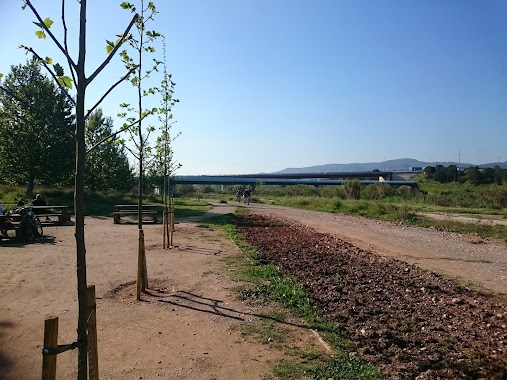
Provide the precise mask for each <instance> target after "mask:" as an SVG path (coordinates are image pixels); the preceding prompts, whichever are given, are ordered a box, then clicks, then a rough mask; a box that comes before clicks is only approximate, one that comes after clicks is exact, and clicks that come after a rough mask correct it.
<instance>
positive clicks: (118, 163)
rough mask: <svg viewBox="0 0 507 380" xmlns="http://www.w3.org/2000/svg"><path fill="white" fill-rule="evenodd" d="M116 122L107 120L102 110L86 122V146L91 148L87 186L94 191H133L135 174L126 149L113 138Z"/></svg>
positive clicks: (87, 167) (87, 162)
mask: <svg viewBox="0 0 507 380" xmlns="http://www.w3.org/2000/svg"><path fill="white" fill-rule="evenodd" d="M112 135H113V119H111V118H110V117H105V116H104V115H103V113H102V109H100V108H99V109H97V110H96V111H94V112H93V113H92V114H91V115H90V117H89V118H88V120H87V122H86V133H85V139H86V146H87V147H90V148H91V147H94V146H96V145H97V144H98V143H100V142H102V141H103V140H104V139H106V140H107V142H106V143H103V144H100V145H97V148H95V149H91V150H90V151H89V153H88V156H87V159H86V186H87V187H88V188H89V189H90V190H91V191H107V190H117V191H122V192H126V191H128V190H130V185H131V182H132V181H131V180H132V171H131V168H130V165H129V161H128V158H127V154H126V152H125V148H124V147H123V146H122V145H120V144H118V142H119V139H118V137H116V136H113V137H111V136H112Z"/></svg>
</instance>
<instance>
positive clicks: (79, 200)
mask: <svg viewBox="0 0 507 380" xmlns="http://www.w3.org/2000/svg"><path fill="white" fill-rule="evenodd" d="M23 3H24V5H23V9H25V8H26V7H29V8H30V10H31V11H32V13H33V14H34V16H35V17H36V19H37V22H35V25H37V27H39V28H40V30H38V31H37V32H36V33H35V34H36V35H37V36H38V37H39V38H46V36H49V37H50V39H51V40H52V41H53V43H54V44H55V45H56V46H57V47H58V49H59V50H60V52H61V53H62V54H63V55H64V56H65V59H66V62H67V64H68V67H69V70H70V75H71V77H69V76H68V75H65V72H64V69H63V67H62V66H61V65H60V64H58V63H56V64H53V66H52V67H50V66H49V65H51V64H52V61H53V60H52V59H51V58H49V57H46V58H44V59H43V58H41V57H40V56H39V55H38V54H37V53H36V52H35V51H34V50H33V49H32V48H30V47H25V48H26V50H27V51H28V52H30V53H31V54H32V55H33V56H34V57H36V58H37V59H38V60H39V62H40V63H41V64H42V65H44V67H46V69H47V70H48V72H49V73H50V75H51V76H52V77H53V79H55V81H56V82H57V83H58V84H59V86H60V87H61V88H62V89H64V90H65V91H66V90H67V89H72V88H73V87H75V91H76V96H75V98H74V97H72V96H70V94H69V93H68V92H66V94H67V98H68V99H69V101H71V102H72V103H73V104H74V105H75V113H76V129H75V133H74V137H75V140H76V175H75V177H74V178H75V180H74V211H75V220H76V224H75V234H74V235H75V237H76V262H77V265H76V266H77V268H76V269H77V295H78V297H77V298H78V326H77V335H78V336H77V347H78V350H79V352H78V372H77V377H78V379H79V380H86V378H87V375H88V355H87V353H88V352H87V351H88V340H87V323H88V296H87V275H86V246H85V233H84V225H85V224H84V216H85V212H84V195H85V162H86V141H85V130H86V123H85V122H86V119H87V117H88V116H89V115H90V114H91V112H93V110H95V108H97V107H98V105H99V104H100V103H101V101H102V100H103V99H104V98H105V97H106V96H107V95H108V94H109V93H110V92H111V91H112V90H113V89H114V88H115V87H116V86H118V85H119V84H120V83H121V82H122V81H123V80H125V79H126V78H127V77H128V76H129V75H130V74H131V73H132V72H133V71H134V70H135V69H136V67H131V68H130V69H129V70H128V71H127V73H126V74H125V75H124V76H123V77H122V78H120V79H119V80H118V81H117V82H116V83H115V84H113V85H112V86H111V87H110V88H109V90H107V91H106V93H105V94H104V95H103V96H102V97H101V98H100V99H99V101H98V102H97V103H96V104H95V105H94V106H93V107H92V108H91V109H89V110H88V111H85V98H86V90H87V87H88V85H89V84H90V83H92V82H93V81H94V80H95V79H96V78H97V76H98V75H99V74H100V73H101V72H102V70H103V69H104V68H105V67H106V66H107V65H108V64H109V62H110V61H111V59H112V58H113V56H114V55H115V54H116V52H117V51H118V50H119V49H120V47H121V46H122V44H123V43H124V42H125V41H126V40H127V39H128V38H129V35H130V29H131V28H132V26H133V25H134V23H135V22H136V21H137V19H138V15H137V14H134V15H133V17H132V20H131V21H130V24H129V25H128V26H127V28H126V29H125V31H124V32H123V34H122V35H120V36H119V38H118V40H117V41H116V42H110V41H107V44H108V46H109V47H110V49H108V51H107V52H108V56H107V58H105V59H104V61H103V62H102V64H100V65H99V67H97V68H96V69H95V71H93V73H92V74H91V75H89V76H87V75H86V72H85V71H86V70H85V68H86V13H87V12H86V6H87V0H80V1H79V2H78V4H77V7H78V10H79V12H78V15H79V18H78V21H79V28H78V29H79V31H78V33H77V36H78V43H77V45H78V49H77V50H78V57H77V61H75V60H74V59H73V57H72V56H71V54H70V50H69V46H68V30H67V24H66V18H65V16H66V13H65V5H66V1H65V0H62V3H61V4H62V7H61V19H62V25H63V43H61V42H60V41H59V40H58V39H57V38H56V37H55V35H54V34H53V33H52V32H51V26H52V24H53V21H52V20H51V19H50V18H45V19H42V17H41V16H40V15H39V13H38V12H37V10H36V9H35V7H34V6H33V4H32V3H31V1H30V0H23ZM111 45H112V46H111Z"/></svg>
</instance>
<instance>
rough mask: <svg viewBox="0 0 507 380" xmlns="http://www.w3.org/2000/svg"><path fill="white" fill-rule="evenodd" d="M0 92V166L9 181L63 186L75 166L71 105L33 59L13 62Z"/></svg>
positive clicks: (29, 188) (28, 187) (28, 189)
mask: <svg viewBox="0 0 507 380" xmlns="http://www.w3.org/2000/svg"><path fill="white" fill-rule="evenodd" d="M1 87H2V91H0V103H1V108H0V112H1V114H2V117H1V118H0V167H1V168H2V172H3V176H4V179H5V180H6V181H8V182H11V183H15V184H19V183H25V184H26V192H27V196H29V195H30V194H31V193H32V191H33V188H34V184H35V182H47V183H51V184H53V185H56V184H62V183H63V184H68V183H70V180H71V176H72V168H73V166H74V160H73V157H74V152H75V143H74V139H73V129H74V116H73V105H72V103H71V102H70V101H69V100H68V99H67V97H66V96H65V95H64V94H63V93H62V91H61V90H60V88H58V87H57V86H55V85H54V84H53V83H52V82H51V81H50V80H49V79H48V78H47V77H45V76H44V75H43V74H42V73H41V70H40V67H39V65H38V63H37V60H36V59H35V58H34V59H32V60H30V61H28V62H27V63H26V64H25V65H18V66H12V67H11V72H10V73H9V74H8V75H7V76H6V77H5V81H4V83H3V84H2V86H1Z"/></svg>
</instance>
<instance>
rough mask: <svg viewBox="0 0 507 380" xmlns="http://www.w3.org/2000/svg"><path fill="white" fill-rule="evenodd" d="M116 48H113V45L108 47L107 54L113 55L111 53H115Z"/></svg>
mask: <svg viewBox="0 0 507 380" xmlns="http://www.w3.org/2000/svg"><path fill="white" fill-rule="evenodd" d="M113 49H114V47H113V46H111V45H109V44H108V45H106V54H108V55H109V54H111V52H112V51H113Z"/></svg>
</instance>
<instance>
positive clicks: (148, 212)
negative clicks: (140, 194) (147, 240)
mask: <svg viewBox="0 0 507 380" xmlns="http://www.w3.org/2000/svg"><path fill="white" fill-rule="evenodd" d="M157 208H158V206H157V205H142V210H141V214H142V216H146V217H149V218H150V219H151V220H153V223H158V211H157ZM125 215H132V216H136V215H138V205H116V206H114V212H113V219H114V224H118V223H120V218H121V217H122V216H125Z"/></svg>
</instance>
